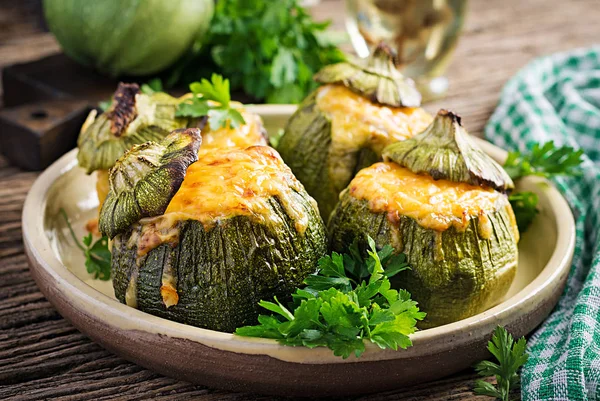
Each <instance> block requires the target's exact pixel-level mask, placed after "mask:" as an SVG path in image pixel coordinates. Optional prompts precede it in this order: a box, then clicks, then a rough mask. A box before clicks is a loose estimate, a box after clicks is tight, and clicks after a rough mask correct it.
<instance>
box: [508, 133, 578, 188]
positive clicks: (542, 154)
mask: <svg viewBox="0 0 600 401" xmlns="http://www.w3.org/2000/svg"><path fill="white" fill-rule="evenodd" d="M582 155H583V150H581V149H580V150H575V149H573V148H572V147H570V146H561V147H556V146H555V145H554V141H549V142H546V143H544V144H543V145H542V146H540V145H539V144H537V143H536V144H535V145H533V148H532V149H531V152H530V153H528V154H522V153H520V152H510V153H509V154H508V158H507V159H506V161H505V162H504V169H505V170H506V172H507V173H508V175H510V177H511V178H512V179H513V180H516V179H519V178H521V177H525V176H528V175H538V176H541V177H546V178H550V177H552V176H555V175H578V174H580V173H581V172H580V170H579V165H580V164H581V162H582V160H581V156H582Z"/></svg>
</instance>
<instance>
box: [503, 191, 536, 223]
mask: <svg viewBox="0 0 600 401" xmlns="http://www.w3.org/2000/svg"><path fill="white" fill-rule="evenodd" d="M508 200H509V201H510V204H511V206H512V209H513V212H514V213H515V219H516V220H517V226H518V227H519V232H522V233H523V232H525V231H527V229H528V228H529V226H530V225H531V223H533V219H534V218H535V216H537V214H538V213H539V210H538V209H537V204H538V200H539V198H538V196H537V194H535V193H534V192H529V191H521V192H515V193H512V194H510V195H509V197H508Z"/></svg>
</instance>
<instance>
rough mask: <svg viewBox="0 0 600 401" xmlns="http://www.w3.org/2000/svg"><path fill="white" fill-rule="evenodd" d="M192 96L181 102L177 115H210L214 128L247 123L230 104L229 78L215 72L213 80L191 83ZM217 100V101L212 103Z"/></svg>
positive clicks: (209, 118)
mask: <svg viewBox="0 0 600 401" xmlns="http://www.w3.org/2000/svg"><path fill="white" fill-rule="evenodd" d="M190 91H191V92H192V95H193V96H192V98H191V99H189V100H186V101H185V102H183V103H181V104H179V106H178V108H177V112H176V114H175V115H176V116H177V117H192V118H198V117H203V116H208V123H209V124H210V126H211V128H212V129H218V128H223V127H228V126H229V127H231V128H238V127H239V126H241V125H242V124H245V121H244V117H243V116H242V114H241V113H240V112H239V111H237V110H236V109H234V108H232V107H231V106H230V101H231V96H230V94H229V80H228V79H223V77H222V76H221V75H218V74H213V75H212V77H211V80H210V81H208V80H207V79H202V80H201V81H200V82H193V83H191V84H190ZM211 102H216V103H211Z"/></svg>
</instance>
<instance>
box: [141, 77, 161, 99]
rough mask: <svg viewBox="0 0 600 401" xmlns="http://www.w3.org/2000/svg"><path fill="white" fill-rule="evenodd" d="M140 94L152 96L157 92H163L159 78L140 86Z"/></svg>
mask: <svg viewBox="0 0 600 401" xmlns="http://www.w3.org/2000/svg"><path fill="white" fill-rule="evenodd" d="M140 90H141V91H142V93H145V94H146V95H152V94H154V93H157V92H163V83H162V80H161V79H160V78H152V79H151V80H150V81H148V82H146V83H145V84H142V86H140Z"/></svg>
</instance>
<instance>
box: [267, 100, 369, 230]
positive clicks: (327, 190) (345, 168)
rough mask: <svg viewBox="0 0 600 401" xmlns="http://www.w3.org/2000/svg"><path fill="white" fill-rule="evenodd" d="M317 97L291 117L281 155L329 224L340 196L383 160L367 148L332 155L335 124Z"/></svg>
mask: <svg viewBox="0 0 600 401" xmlns="http://www.w3.org/2000/svg"><path fill="white" fill-rule="evenodd" d="M316 96H317V91H314V92H313V93H311V94H310V95H309V96H308V97H307V98H306V99H305V100H304V101H303V102H302V103H301V104H300V106H299V107H298V110H296V112H295V113H294V114H293V115H292V117H290V119H289V121H288V123H287V125H286V127H285V131H284V134H283V136H282V137H281V139H280V141H279V145H278V147H277V151H278V152H279V154H280V155H281V158H282V159H283V160H284V161H285V163H286V164H287V165H288V166H289V167H290V169H291V170H292V172H293V173H294V175H295V176H296V178H298V180H300V182H301V183H302V184H303V185H304V188H306V191H307V192H308V193H309V194H310V196H312V197H313V198H314V199H315V200H316V201H317V204H318V205H319V212H320V213H321V216H322V217H323V220H325V221H327V220H328V219H329V216H330V214H331V212H332V211H333V209H334V208H335V205H336V204H337V202H338V200H339V195H340V192H342V191H343V190H344V188H346V187H347V186H348V184H349V183H350V181H351V180H352V178H354V176H355V175H356V173H357V172H358V171H359V170H360V169H362V168H364V167H368V166H370V165H371V164H373V163H376V162H378V161H381V156H380V155H377V154H376V153H375V152H374V151H372V150H371V149H367V148H364V149H361V150H359V151H356V152H346V153H344V154H339V155H336V154H332V152H331V150H330V149H331V120H330V119H329V118H328V117H327V116H326V114H325V113H323V111H321V109H320V108H319V106H318V105H317V99H316Z"/></svg>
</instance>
